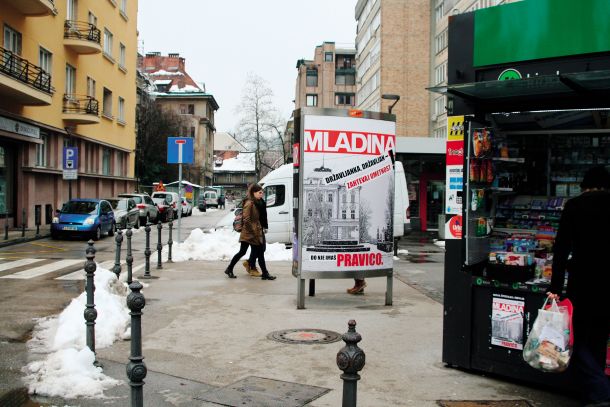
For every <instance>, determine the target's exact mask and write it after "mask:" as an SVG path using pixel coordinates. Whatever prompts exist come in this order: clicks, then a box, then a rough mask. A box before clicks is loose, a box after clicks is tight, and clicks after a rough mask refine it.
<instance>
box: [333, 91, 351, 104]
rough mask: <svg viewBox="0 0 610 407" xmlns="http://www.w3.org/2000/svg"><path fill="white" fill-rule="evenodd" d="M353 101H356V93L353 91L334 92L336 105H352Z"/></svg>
mask: <svg viewBox="0 0 610 407" xmlns="http://www.w3.org/2000/svg"><path fill="white" fill-rule="evenodd" d="M355 101H356V95H355V94H353V93H336V94H335V104H336V105H346V106H354V104H355Z"/></svg>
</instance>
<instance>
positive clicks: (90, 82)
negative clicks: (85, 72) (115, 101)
mask: <svg viewBox="0 0 610 407" xmlns="http://www.w3.org/2000/svg"><path fill="white" fill-rule="evenodd" d="M87 96H91V97H92V98H95V79H93V78H92V77H90V76H87Z"/></svg>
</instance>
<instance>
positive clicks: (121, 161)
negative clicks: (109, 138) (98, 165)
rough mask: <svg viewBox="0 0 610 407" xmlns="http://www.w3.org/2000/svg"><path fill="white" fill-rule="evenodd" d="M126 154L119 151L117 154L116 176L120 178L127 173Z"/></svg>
mask: <svg viewBox="0 0 610 407" xmlns="http://www.w3.org/2000/svg"><path fill="white" fill-rule="evenodd" d="M124 168H125V153H123V152H122V151H117V153H116V165H115V166H114V174H115V175H118V176H119V177H121V176H123V175H124V173H125V171H124Z"/></svg>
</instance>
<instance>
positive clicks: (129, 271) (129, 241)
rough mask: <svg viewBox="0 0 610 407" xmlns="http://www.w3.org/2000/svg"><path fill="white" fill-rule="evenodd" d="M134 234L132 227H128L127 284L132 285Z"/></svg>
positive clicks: (126, 233) (126, 234)
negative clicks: (132, 244)
mask: <svg viewBox="0 0 610 407" xmlns="http://www.w3.org/2000/svg"><path fill="white" fill-rule="evenodd" d="M132 235H133V232H132V231H131V226H128V227H127V232H125V236H127V256H126V257H125V262H126V263H127V284H131V281H132V275H131V266H132V264H133V256H132V254H131V236H132Z"/></svg>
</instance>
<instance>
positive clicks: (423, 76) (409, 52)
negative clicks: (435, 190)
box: [355, 0, 430, 137]
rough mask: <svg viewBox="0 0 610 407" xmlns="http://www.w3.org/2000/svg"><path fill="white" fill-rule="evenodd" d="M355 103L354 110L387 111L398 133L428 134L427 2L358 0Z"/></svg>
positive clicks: (428, 33)
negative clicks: (395, 97) (393, 97)
mask: <svg viewBox="0 0 610 407" xmlns="http://www.w3.org/2000/svg"><path fill="white" fill-rule="evenodd" d="M355 17H356V20H357V26H358V28H357V35H356V50H357V53H356V70H357V79H356V83H357V86H356V87H357V94H356V103H357V106H358V108H359V109H362V110H372V111H377V112H386V111H387V110H388V107H389V106H390V105H391V104H392V103H394V101H392V100H385V99H382V95H384V94H393V95H398V96H400V100H399V101H398V103H397V104H396V105H395V106H394V108H393V109H392V113H393V114H395V115H396V135H397V136H398V137H404V136H407V137H416V136H419V137H422V136H428V105H429V99H430V95H429V94H428V91H427V90H426V87H428V82H429V80H428V67H429V64H430V62H429V61H430V2H429V0H409V1H404V0H359V1H358V3H357V4H356V13H355Z"/></svg>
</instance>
